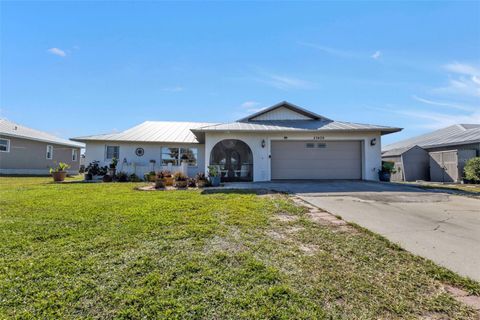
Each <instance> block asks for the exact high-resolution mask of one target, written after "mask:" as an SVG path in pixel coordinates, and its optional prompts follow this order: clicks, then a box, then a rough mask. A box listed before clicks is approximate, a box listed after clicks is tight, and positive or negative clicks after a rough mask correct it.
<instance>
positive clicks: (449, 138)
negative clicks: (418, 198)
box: [382, 124, 480, 182]
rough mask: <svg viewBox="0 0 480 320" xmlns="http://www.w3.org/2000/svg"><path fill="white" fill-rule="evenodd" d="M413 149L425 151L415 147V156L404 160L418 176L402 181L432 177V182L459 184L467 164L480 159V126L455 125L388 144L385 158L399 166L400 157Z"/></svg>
mask: <svg viewBox="0 0 480 320" xmlns="http://www.w3.org/2000/svg"><path fill="white" fill-rule="evenodd" d="M414 146H417V147H420V148H422V149H423V150H425V151H426V152H425V153H424V152H421V151H420V150H418V148H416V149H415V155H414V156H412V155H410V156H409V157H407V158H405V157H403V158H402V165H403V166H404V167H405V166H406V167H408V168H410V170H412V168H413V170H414V171H415V175H413V176H410V177H406V178H405V176H403V177H401V178H402V180H405V181H412V180H427V179H428V177H429V178H430V180H431V181H438V182H460V181H461V180H462V176H463V168H464V166H465V162H466V161H467V160H469V159H470V158H473V157H478V156H480V124H456V125H452V126H449V127H446V128H443V129H440V130H436V131H433V132H430V133H427V134H424V135H421V136H418V137H414V138H410V139H407V140H403V141H400V142H397V143H394V144H390V145H387V146H385V147H384V148H383V150H382V159H383V160H385V161H392V162H395V163H398V160H399V157H400V156H402V155H403V154H404V152H406V151H408V150H411V148H412V147H414ZM422 154H423V155H422ZM425 163H428V166H425ZM407 170H408V169H407ZM422 170H423V175H422V174H421V173H420V172H421V171H422ZM421 176H424V177H427V178H426V179H422V178H420V177H421ZM398 178H399V177H398V174H397V175H395V179H398Z"/></svg>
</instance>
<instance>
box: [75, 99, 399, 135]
mask: <svg viewBox="0 0 480 320" xmlns="http://www.w3.org/2000/svg"><path fill="white" fill-rule="evenodd" d="M279 110H281V111H280V112H279ZM285 110H286V111H288V112H285ZM275 112H276V113H275ZM292 112H293V113H296V117H293V116H292ZM273 113H275V117H274V118H275V119H271V118H273V117H272V116H271V115H272V114H273ZM269 116H270V117H269ZM279 117H280V119H285V117H286V118H287V119H292V118H293V119H295V120H278V119H279ZM269 118H270V120H268V119H269ZM299 118H301V119H303V120H299ZM256 119H266V120H256ZM400 130H402V129H400V128H394V127H385V126H378V125H371V124H359V123H350V122H340V121H333V120H330V119H328V118H326V117H323V116H320V115H318V114H316V113H313V112H310V111H308V110H305V109H303V108H300V107H298V106H296V105H294V104H291V103H289V102H286V101H283V102H280V103H277V104H276V105H273V106H271V107H269V108H266V109H263V110H261V111H259V112H256V113H254V114H252V115H250V116H248V117H245V118H243V119H240V120H238V121H236V122H232V123H201V122H169V121H146V122H144V123H142V124H140V125H138V126H135V127H133V128H131V129H128V130H126V131H123V132H119V133H111V134H101V135H93V136H86V137H77V138H72V140H76V141H83V142H86V141H141V142H177V143H198V142H201V141H203V140H204V136H205V135H204V133H205V132H215V131H216V132H218V131H237V132H262V131H276V132H281V131H288V132H292V131H301V132H305V131H307V132H308V131H315V132H318V131H320V132H322V131H323V132H328V131H347V132H352V131H380V132H381V133H382V134H387V133H392V132H397V131H400Z"/></svg>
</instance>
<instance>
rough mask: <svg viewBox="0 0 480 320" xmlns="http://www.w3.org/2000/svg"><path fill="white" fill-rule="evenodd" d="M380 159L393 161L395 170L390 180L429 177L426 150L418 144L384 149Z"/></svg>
mask: <svg viewBox="0 0 480 320" xmlns="http://www.w3.org/2000/svg"><path fill="white" fill-rule="evenodd" d="M382 160H384V161H389V162H393V163H394V164H395V170H396V172H395V173H393V174H392V177H391V180H392V181H416V180H429V179H430V172H429V168H430V162H429V156H428V152H427V151H425V149H423V148H421V147H419V146H416V145H415V146H412V147H403V148H397V149H392V150H389V151H385V152H383V153H382Z"/></svg>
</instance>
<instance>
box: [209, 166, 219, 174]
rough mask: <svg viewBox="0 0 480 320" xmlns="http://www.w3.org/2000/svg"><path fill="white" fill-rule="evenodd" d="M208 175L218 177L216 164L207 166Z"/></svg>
mask: <svg viewBox="0 0 480 320" xmlns="http://www.w3.org/2000/svg"><path fill="white" fill-rule="evenodd" d="M208 176H209V177H218V170H217V167H216V166H208Z"/></svg>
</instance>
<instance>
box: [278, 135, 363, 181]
mask: <svg viewBox="0 0 480 320" xmlns="http://www.w3.org/2000/svg"><path fill="white" fill-rule="evenodd" d="M271 156H272V157H271V164H272V179H361V178H362V146H361V142H360V141H322V142H317V141H315V142H313V141H272V152H271Z"/></svg>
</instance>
